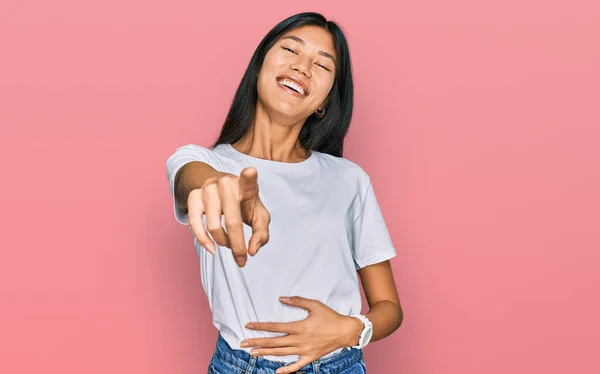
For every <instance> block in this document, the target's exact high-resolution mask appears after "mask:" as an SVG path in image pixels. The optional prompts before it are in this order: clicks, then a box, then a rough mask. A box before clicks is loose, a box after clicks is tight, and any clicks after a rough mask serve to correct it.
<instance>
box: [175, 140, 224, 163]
mask: <svg viewBox="0 0 600 374" xmlns="http://www.w3.org/2000/svg"><path fill="white" fill-rule="evenodd" d="M230 157H231V156H230V155H229V154H228V153H227V147H226V146H224V145H217V146H216V147H214V148H212V149H211V148H209V147H205V146H202V145H198V144H192V143H190V144H185V145H180V146H178V147H176V148H175V150H174V151H172V152H171V153H170V155H169V158H168V160H167V165H170V164H175V165H177V164H181V163H185V162H189V161H201V162H205V163H207V164H209V165H211V166H212V167H213V168H215V169H217V170H220V169H221V168H222V167H223V164H224V163H226V162H227V160H228V159H229V158H230Z"/></svg>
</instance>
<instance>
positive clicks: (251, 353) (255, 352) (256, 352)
mask: <svg viewBox="0 0 600 374" xmlns="http://www.w3.org/2000/svg"><path fill="white" fill-rule="evenodd" d="M257 354H258V351H250V355H252V356H256V355H257Z"/></svg>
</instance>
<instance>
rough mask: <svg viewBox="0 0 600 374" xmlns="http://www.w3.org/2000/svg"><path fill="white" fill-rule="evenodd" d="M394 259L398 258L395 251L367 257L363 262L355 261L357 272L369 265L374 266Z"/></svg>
mask: <svg viewBox="0 0 600 374" xmlns="http://www.w3.org/2000/svg"><path fill="white" fill-rule="evenodd" d="M394 257H396V250H395V249H393V250H391V251H389V252H385V253H378V254H376V255H373V256H370V257H367V258H366V259H363V260H355V261H356V264H357V265H358V266H357V270H358V269H362V268H364V267H367V266H369V265H373V264H377V263H380V262H383V261H386V260H389V259H391V258H394Z"/></svg>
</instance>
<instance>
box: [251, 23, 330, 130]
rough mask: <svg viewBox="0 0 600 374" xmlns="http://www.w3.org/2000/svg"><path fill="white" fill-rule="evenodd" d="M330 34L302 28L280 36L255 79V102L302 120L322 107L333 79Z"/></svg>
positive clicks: (305, 27)
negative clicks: (256, 86) (256, 79)
mask: <svg viewBox="0 0 600 374" xmlns="http://www.w3.org/2000/svg"><path fill="white" fill-rule="evenodd" d="M336 58H337V56H336V55H335V48H334V44H333V37H332V36H331V34H330V33H329V32H328V31H327V30H325V29H323V28H321V27H317V26H302V27H299V28H297V29H294V30H292V31H290V32H288V33H287V34H284V35H283V36H282V37H281V38H280V39H279V40H278V41H277V42H276V43H275V44H274V45H273V47H272V48H271V49H270V50H269V51H268V52H267V54H266V56H265V59H264V62H263V65H262V68H261V70H260V73H259V75H258V99H259V101H260V102H261V104H262V105H264V106H265V107H266V108H267V109H269V110H270V111H275V112H277V113H281V114H283V115H285V116H287V117H289V118H290V119H292V120H297V121H300V120H304V119H306V118H308V117H309V116H310V115H311V114H312V113H314V111H315V110H316V109H317V108H319V107H321V106H323V104H324V102H325V99H326V98H327V95H328V94H329V92H330V91H331V88H332V87H333V81H334V78H335V73H336V71H335V66H336V64H335V59H336Z"/></svg>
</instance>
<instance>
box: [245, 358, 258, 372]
mask: <svg viewBox="0 0 600 374" xmlns="http://www.w3.org/2000/svg"><path fill="white" fill-rule="evenodd" d="M256 359H257V358H256V357H255V356H252V357H250V361H248V367H247V368H246V370H244V372H243V374H252V372H253V371H254V365H256Z"/></svg>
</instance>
